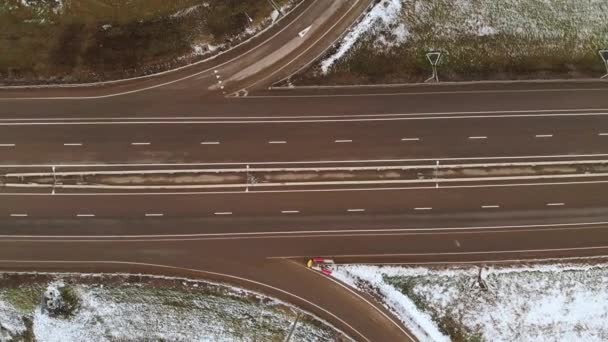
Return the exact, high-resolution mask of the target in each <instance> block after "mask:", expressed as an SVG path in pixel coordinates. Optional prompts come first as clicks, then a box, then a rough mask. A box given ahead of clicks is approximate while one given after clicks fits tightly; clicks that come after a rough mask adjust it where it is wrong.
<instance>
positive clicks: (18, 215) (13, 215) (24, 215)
mask: <svg viewBox="0 0 608 342" xmlns="http://www.w3.org/2000/svg"><path fill="white" fill-rule="evenodd" d="M11 217H27V214H11Z"/></svg>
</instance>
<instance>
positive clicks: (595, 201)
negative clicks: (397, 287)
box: [0, 0, 608, 341]
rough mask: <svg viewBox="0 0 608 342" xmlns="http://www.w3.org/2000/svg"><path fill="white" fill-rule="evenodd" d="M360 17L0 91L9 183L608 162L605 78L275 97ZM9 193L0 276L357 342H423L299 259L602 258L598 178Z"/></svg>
mask: <svg viewBox="0 0 608 342" xmlns="http://www.w3.org/2000/svg"><path fill="white" fill-rule="evenodd" d="M368 4H369V1H336V2H328V1H322V0H316V1H315V0H312V1H304V2H303V3H302V4H301V5H300V6H298V7H297V8H296V9H294V11H293V12H291V13H290V14H288V15H287V16H286V17H285V18H283V19H282V20H281V22H279V24H278V25H276V26H275V27H273V28H271V29H269V30H268V31H266V32H264V33H263V34H262V35H260V36H259V37H257V38H254V39H253V40H252V41H250V42H247V43H245V44H243V45H242V46H239V47H237V48H236V49H234V50H231V51H229V52H226V53H225V54H224V55H221V56H219V57H217V58H215V59H212V60H209V61H205V62H202V63H199V64H197V65H194V66H191V67H188V68H183V69H180V70H177V71H174V72H170V73H166V74H163V75H159V76H157V77H150V78H142V79H137V80H129V81H125V82H115V83H109V84H104V85H97V86H95V85H90V86H86V87H77V86H74V87H60V88H56V87H40V88H5V89H0V174H6V173H19V172H51V170H54V172H78V171H84V170H112V171H123V170H131V171H133V170H142V169H149V170H155V169H156V170H180V169H184V168H222V167H224V168H226V167H241V168H242V167H310V168H320V167H348V166H353V167H355V166H369V165H373V166H378V167H382V166H395V165H403V166H407V165H435V164H436V163H440V164H441V165H445V164H458V163H479V164H484V163H497V162H502V163H508V162H524V161H525V162H546V161H560V162H577V161H583V160H587V161H588V160H598V161H601V160H606V159H608V158H607V157H608V84H607V83H606V82H594V81H580V82H516V83H471V84H437V85H400V86H384V87H341V88H340V87H327V88H295V89H283V88H281V89H268V86H270V85H271V84H272V83H273V82H274V81H278V80H281V79H282V78H284V77H286V76H288V75H289V74H290V73H292V72H294V71H296V70H298V69H299V68H300V67H302V66H303V65H306V64H307V63H309V62H310V60H312V59H313V58H315V57H317V56H318V55H319V54H320V53H321V52H323V51H324V50H325V49H326V48H328V47H329V46H330V45H331V44H332V43H333V41H334V40H336V39H337V38H338V37H339V36H340V34H341V33H342V32H343V31H344V30H345V29H346V28H348V27H349V26H350V24H351V23H352V22H353V21H354V20H356V18H358V17H359V15H360V14H361V13H362V12H363V11H364V10H365V9H366V8H367V5H368ZM309 26H310V27H311V29H310V31H309V32H308V33H307V34H306V35H305V36H304V37H299V35H298V33H299V32H301V31H302V30H303V29H305V28H307V27H309ZM296 37H299V38H296ZM216 70H217V72H216ZM218 75H219V77H218ZM218 80H223V82H222V83H219V82H218ZM220 84H221V86H223V87H224V88H223V89H222V88H221V86H220ZM245 95H246V96H245ZM0 185H2V186H0V265H1V266H2V268H3V269H10V270H38V271H63V270H68V271H81V272H93V271H94V272H143V273H154V274H170V275H173V274H176V275H186V276H191V277H201V278H208V279H213V280H221V281H227V282H230V283H236V284H239V285H242V286H245V287H248V288H253V289H256V290H259V291H261V292H264V293H267V294H269V295H273V296H276V297H278V298H281V299H283V300H286V301H289V302H292V303H294V304H296V305H300V306H301V307H303V308H304V309H306V310H308V311H311V312H313V313H314V314H316V315H318V316H319V317H321V318H323V319H325V320H327V321H328V322H330V323H332V324H334V325H335V326H336V327H338V328H340V329H342V330H343V331H345V332H346V333H348V334H349V335H350V336H352V337H353V338H355V339H357V340H361V341H386V340H390V341H400V340H414V338H413V337H412V336H410V335H409V333H408V332H407V330H406V329H405V328H404V327H403V326H402V325H401V324H400V323H398V320H397V319H396V318H395V317H394V316H393V315H392V314H390V313H389V312H387V311H386V309H384V308H382V307H381V306H380V305H378V304H377V303H376V302H375V301H374V300H373V299H371V298H368V297H367V296H365V295H360V294H356V293H354V292H352V291H349V290H348V289H347V288H345V287H343V285H341V284H339V283H337V282H335V281H333V280H332V279H331V278H329V277H326V276H324V275H321V274H319V273H317V272H314V271H311V270H309V269H306V268H305V267H304V261H305V260H306V259H307V258H308V257H310V256H328V257H333V258H334V259H336V261H338V262H360V263H403V264H410V263H423V264H426V263H445V262H474V263H491V262H500V261H508V260H527V259H535V258H542V259H545V258H565V257H581V256H591V255H605V254H606V252H607V249H608V235H607V234H605V229H606V228H608V197H607V196H606V193H607V192H608V178H607V177H605V176H596V177H586V178H584V177H579V178H572V179H570V178H568V179H557V178H556V179H553V178H548V179H543V180H539V181H537V180H526V181H519V180H517V181H516V180H506V179H505V180H493V181H484V182H478V183H471V182H458V183H453V184H443V183H442V184H440V185H439V184H413V185H407V184H390V183H388V182H387V183H386V184H374V185H365V186H360V185H343V186H329V185H327V186H317V187H308V188H298V187H289V186H283V187H276V188H269V187H263V186H257V187H256V186H252V187H251V188H247V189H245V190H243V189H217V190H212V191H210V190H200V189H194V190H192V189H186V188H184V189H174V190H146V189H142V190H120V189H115V190H103V189H63V188H60V187H57V188H53V189H51V188H48V187H47V188H32V187H30V188H27V187H22V188H17V187H9V186H5V185H4V184H0Z"/></svg>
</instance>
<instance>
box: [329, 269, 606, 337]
mask: <svg viewBox="0 0 608 342" xmlns="http://www.w3.org/2000/svg"><path fill="white" fill-rule="evenodd" d="M333 274H334V276H335V277H337V278H338V279H340V280H342V281H344V282H346V283H348V284H350V285H352V286H355V287H357V288H358V289H360V290H362V291H365V292H368V293H370V294H372V295H375V296H377V297H378V296H379V297H380V298H381V299H382V300H383V302H384V305H385V306H386V307H388V308H389V309H390V310H392V311H393V312H394V313H395V314H396V315H397V316H398V317H399V318H400V319H401V320H402V321H403V323H404V324H405V325H406V326H407V327H408V328H409V329H410V330H411V331H412V332H413V333H414V334H415V335H416V337H418V338H419V339H420V340H421V341H447V340H450V339H454V340H459V339H465V340H469V339H478V340H483V341H606V340H607V339H608V264H594V265H591V264H554V265H536V266H513V267H492V268H487V269H484V270H483V272H482V274H481V277H479V268H476V267H464V268H441V269H438V268H434V269H430V268H422V267H394V266H384V267H381V266H364V265H343V266H337V267H336V268H335V269H334V273H333ZM480 281H481V282H483V283H484V285H487V290H484V289H483V288H482V287H481V286H480Z"/></svg>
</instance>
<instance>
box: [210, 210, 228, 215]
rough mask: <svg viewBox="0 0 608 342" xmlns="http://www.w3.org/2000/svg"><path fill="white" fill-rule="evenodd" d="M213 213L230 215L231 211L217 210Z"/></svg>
mask: <svg viewBox="0 0 608 342" xmlns="http://www.w3.org/2000/svg"><path fill="white" fill-rule="evenodd" d="M214 214H215V215H232V211H219V212H216V213H214Z"/></svg>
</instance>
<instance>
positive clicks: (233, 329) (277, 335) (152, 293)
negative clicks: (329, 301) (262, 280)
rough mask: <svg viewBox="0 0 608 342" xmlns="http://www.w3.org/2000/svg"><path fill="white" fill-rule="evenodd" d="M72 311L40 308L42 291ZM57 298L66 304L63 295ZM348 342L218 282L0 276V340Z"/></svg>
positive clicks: (307, 318) (289, 310) (285, 308)
mask: <svg viewBox="0 0 608 342" xmlns="http://www.w3.org/2000/svg"><path fill="white" fill-rule="evenodd" d="M51 287H52V288H56V289H61V290H60V291H61V293H62V294H65V293H70V294H72V295H71V297H72V298H71V299H70V302H71V307H72V308H74V310H73V311H71V312H69V313H68V314H61V315H57V314H54V313H53V312H52V311H51V310H49V308H48V307H45V306H44V303H43V300H42V297H43V293H45V291H46V290H47V288H51ZM63 297H64V298H63V301H64V302H65V301H66V298H65V295H63ZM296 321H297V324H296V326H295V328H294V330H293V335H292V340H293V341H319V342H321V341H323V342H325V341H350V339H348V338H347V337H345V336H344V335H343V334H341V333H340V332H338V331H336V330H334V329H333V328H331V327H330V326H328V325H327V324H325V323H324V322H322V321H320V320H318V319H316V318H315V317H313V316H311V315H309V314H307V313H305V312H303V311H300V310H299V309H297V308H295V307H292V306H290V305H288V304H285V303H283V302H280V301H277V300H275V299H272V298H269V297H265V296H262V295H260V294H257V293H254V292H249V291H246V290H243V289H238V288H234V287H230V286H225V285H221V284H212V283H207V282H202V281H189V280H186V279H169V278H159V277H146V276H129V275H117V276H110V275H105V276H101V275H86V276H77V275H48V274H21V275H17V274H0V341H3V342H13V341H14V342H17V341H38V342H47V341H57V342H60V341H61V342H63V341H226V342H228V341H277V342H278V341H284V340H285V338H286V337H287V335H288V334H289V333H290V331H291V329H292V326H293V325H294V323H295V322H296Z"/></svg>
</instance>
